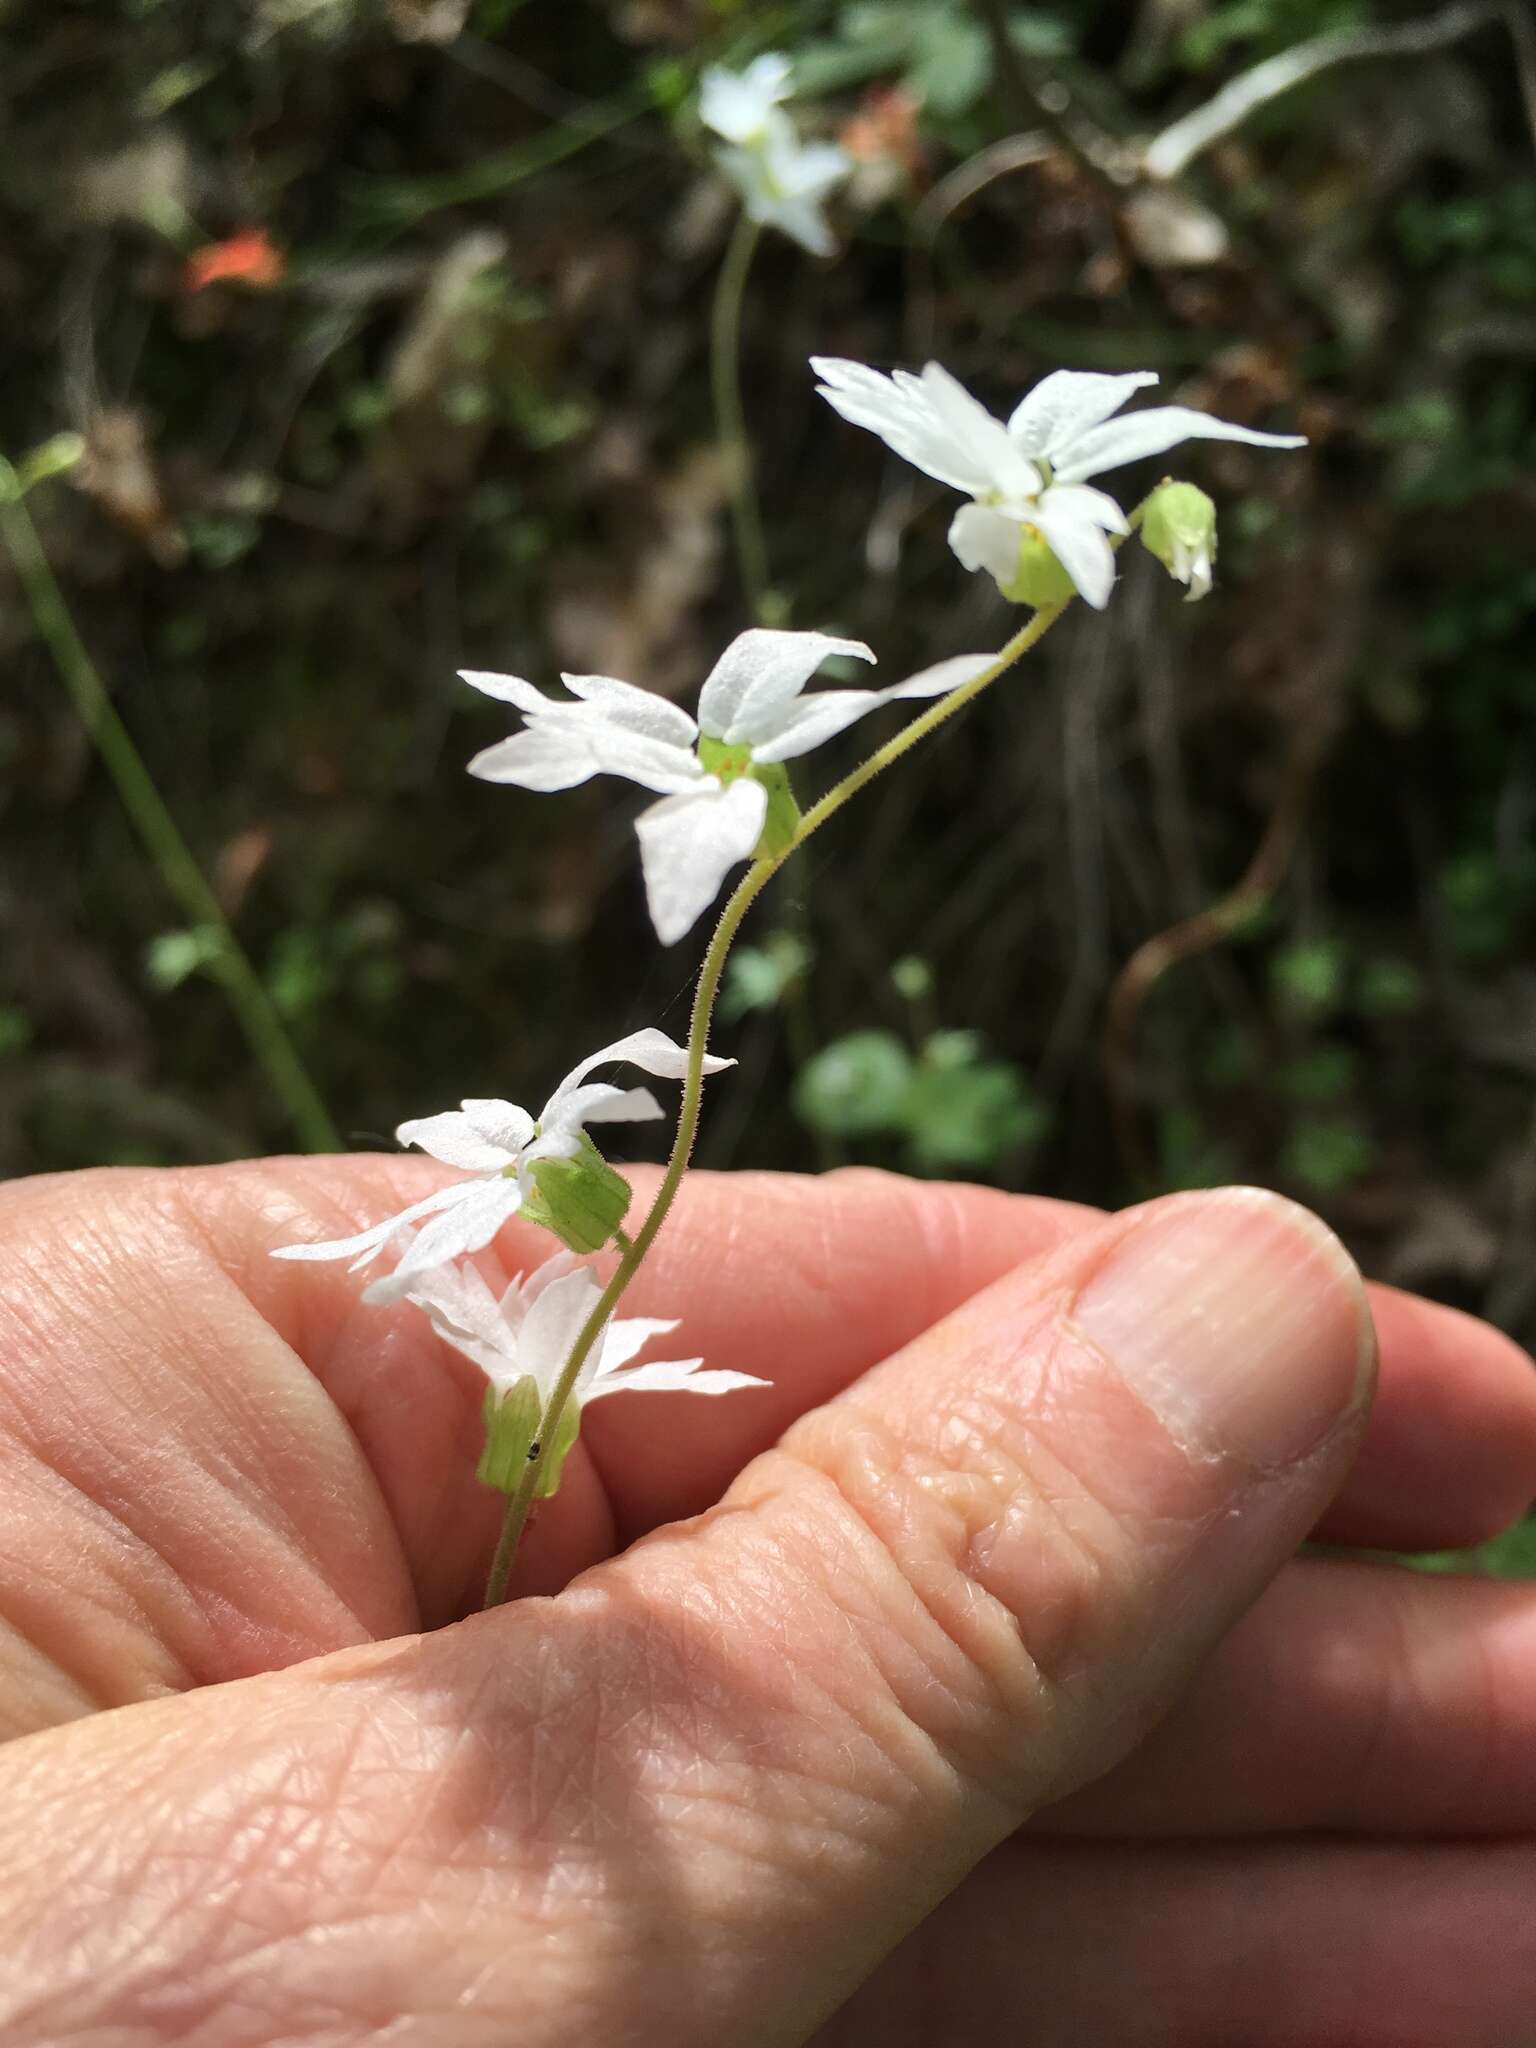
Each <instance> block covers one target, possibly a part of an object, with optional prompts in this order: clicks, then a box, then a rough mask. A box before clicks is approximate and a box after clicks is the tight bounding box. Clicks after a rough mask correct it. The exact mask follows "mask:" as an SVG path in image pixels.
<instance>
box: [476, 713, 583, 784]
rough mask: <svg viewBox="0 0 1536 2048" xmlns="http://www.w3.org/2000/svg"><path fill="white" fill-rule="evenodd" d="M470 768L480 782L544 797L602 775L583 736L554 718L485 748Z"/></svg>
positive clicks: (544, 720) (542, 719) (541, 721)
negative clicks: (503, 785)
mask: <svg viewBox="0 0 1536 2048" xmlns="http://www.w3.org/2000/svg"><path fill="white" fill-rule="evenodd" d="M468 767H469V772H470V774H471V775H474V776H476V777H478V779H479V780H480V781H481V782H505V783H510V784H511V785H512V787H513V788H514V789H533V790H537V791H539V792H540V793H541V794H544V795H547V794H548V793H549V792H550V791H551V790H556V789H574V788H575V787H576V785H577V783H578V782H586V781H588V780H589V779H590V778H591V777H592V776H594V775H598V774H600V773H601V772H602V771H601V768H600V767H599V764H598V763H597V762H596V761H595V760H593V758H592V750H591V748H590V747H589V746H588V745H587V744H586V741H585V740H584V739H583V738H582V737H581V735H580V734H579V733H573V732H572V731H571V730H570V729H569V728H565V727H562V726H560V725H559V724H558V723H557V721H556V720H554V719H552V718H550V719H544V718H541V719H540V720H539V722H538V724H537V725H530V726H528V727H527V728H526V729H525V730H524V731H522V732H515V733H513V735H512V737H511V738H510V739H506V740H497V742H496V744H495V745H494V746H490V747H482V748H481V750H480V752H479V753H478V754H476V755H475V756H474V758H473V760H471V761H470V762H469V763H468Z"/></svg>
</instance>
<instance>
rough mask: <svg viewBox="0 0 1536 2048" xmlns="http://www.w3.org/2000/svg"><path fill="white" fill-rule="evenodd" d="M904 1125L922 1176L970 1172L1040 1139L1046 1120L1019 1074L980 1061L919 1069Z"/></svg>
mask: <svg viewBox="0 0 1536 2048" xmlns="http://www.w3.org/2000/svg"><path fill="white" fill-rule="evenodd" d="M942 1035H944V1036H946V1037H956V1038H958V1037H963V1036H965V1035H966V1034H964V1033H961V1032H954V1033H945V1034H942ZM907 1121H908V1145H909V1148H910V1150H911V1154H912V1163H913V1164H914V1165H915V1166H917V1167H918V1168H920V1169H921V1170H922V1171H924V1172H928V1173H945V1172H953V1171H957V1170H960V1171H972V1172H974V1171H977V1170H979V1169H982V1168H985V1167H992V1166H996V1165H997V1163H998V1161H999V1160H1001V1159H1002V1158H1004V1157H1005V1156H1006V1154H1008V1153H1009V1152H1011V1151H1013V1150H1014V1149H1015V1148H1016V1147H1017V1146H1019V1145H1026V1144H1030V1143H1033V1142H1034V1140H1036V1139H1037V1138H1040V1137H1043V1136H1044V1134H1045V1131H1046V1129H1047V1127H1048V1125H1049V1122H1050V1114H1049V1111H1048V1110H1047V1109H1046V1108H1045V1105H1044V1104H1043V1103H1041V1102H1040V1101H1039V1100H1038V1099H1037V1098H1036V1096H1035V1094H1034V1091H1033V1090H1032V1089H1031V1087H1030V1085H1029V1081H1028V1079H1027V1078H1026V1076H1025V1075H1024V1074H1023V1073H1022V1072H1021V1071H1020V1069H1019V1068H1017V1067H1015V1066H1012V1065H1010V1064H1009V1062H1008V1061H1006V1060H983V1061H980V1062H977V1063H975V1064H965V1065H953V1066H929V1067H925V1068H924V1069H923V1071H921V1072H920V1073H919V1074H918V1076H917V1079H916V1081H915V1082H914V1083H913V1087H912V1091H911V1095H910V1097H909V1098H908V1105H907Z"/></svg>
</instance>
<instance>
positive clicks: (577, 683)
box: [560, 675, 699, 752]
mask: <svg viewBox="0 0 1536 2048" xmlns="http://www.w3.org/2000/svg"><path fill="white" fill-rule="evenodd" d="M560 680H561V682H562V683H564V684H565V687H566V688H567V689H568V690H569V691H571V693H572V694H573V695H574V696H577V697H580V698H582V699H583V700H584V701H585V702H587V703H589V704H593V705H595V706H596V707H597V708H598V709H599V710H600V711H601V713H602V715H603V717H604V718H605V719H607V720H608V721H609V722H610V723H611V724H613V725H622V726H623V727H624V728H625V729H626V730H627V731H629V732H637V733H639V734H640V735H641V737H642V738H644V739H650V740H661V741H662V742H664V743H665V744H667V745H670V746H674V747H686V748H687V749H688V750H689V751H690V752H692V750H693V743H694V741H695V740H696V739H697V737H698V732H699V728H698V727H697V726H696V725H695V724H694V722H693V720H692V719H691V718H690V717H689V716H688V714H687V712H686V711H685V710H684V709H683V707H682V705H681V704H674V703H673V702H672V701H671V699H670V698H668V697H659V696H657V694H656V692H655V691H654V690H642V689H639V688H638V687H637V686H636V685H635V684H634V683H622V682H620V681H619V679H618V677H617V676H568V675H562V676H561V678H560Z"/></svg>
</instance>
